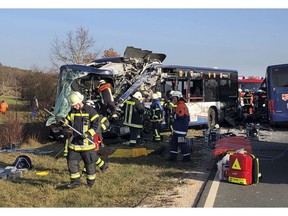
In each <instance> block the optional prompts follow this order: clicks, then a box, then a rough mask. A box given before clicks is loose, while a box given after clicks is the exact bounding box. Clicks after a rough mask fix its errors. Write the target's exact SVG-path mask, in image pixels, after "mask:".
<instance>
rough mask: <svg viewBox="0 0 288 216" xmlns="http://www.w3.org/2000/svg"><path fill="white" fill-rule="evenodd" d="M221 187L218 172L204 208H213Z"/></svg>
mask: <svg viewBox="0 0 288 216" xmlns="http://www.w3.org/2000/svg"><path fill="white" fill-rule="evenodd" d="M219 185H220V180H219V176H218V172H217V173H216V175H215V177H214V180H213V182H212V185H211V188H210V190H209V193H208V196H207V199H206V201H205V204H204V206H203V207H204V208H213V205H214V202H215V198H216V194H217V191H218V188H219Z"/></svg>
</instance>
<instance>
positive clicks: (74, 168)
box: [67, 148, 99, 186]
mask: <svg viewBox="0 0 288 216" xmlns="http://www.w3.org/2000/svg"><path fill="white" fill-rule="evenodd" d="M98 158H99V156H98V155H97V153H96V152H95V150H94V149H91V150H87V151H75V150H73V149H70V148H69V150H68V156H67V165H68V170H69V173H70V180H71V183H77V184H80V177H81V173H80V168H79V163H80V161H81V159H82V160H83V161H84V164H85V168H86V173H87V175H86V180H87V185H89V186H92V185H93V184H94V183H95V178H96V164H95V163H96V161H97V159H98Z"/></svg>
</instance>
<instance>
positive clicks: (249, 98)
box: [243, 89, 254, 115]
mask: <svg viewBox="0 0 288 216" xmlns="http://www.w3.org/2000/svg"><path fill="white" fill-rule="evenodd" d="M253 100H254V96H253V93H252V92H251V91H250V90H248V89H246V90H245V94H244V96H243V105H244V107H245V110H246V112H247V114H248V115H252V114H253V107H254V103H253Z"/></svg>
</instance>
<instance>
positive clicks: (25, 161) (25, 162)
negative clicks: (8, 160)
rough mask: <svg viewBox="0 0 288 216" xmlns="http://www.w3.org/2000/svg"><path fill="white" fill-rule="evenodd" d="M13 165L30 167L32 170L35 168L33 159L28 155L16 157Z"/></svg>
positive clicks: (22, 167)
mask: <svg viewBox="0 0 288 216" xmlns="http://www.w3.org/2000/svg"><path fill="white" fill-rule="evenodd" d="M13 166H14V167H15V168H16V169H28V170H30V169H32V168H33V165H32V161H31V159H30V158H29V157H28V156H26V155H20V156H18V157H17V158H16V160H15V161H14V163H13Z"/></svg>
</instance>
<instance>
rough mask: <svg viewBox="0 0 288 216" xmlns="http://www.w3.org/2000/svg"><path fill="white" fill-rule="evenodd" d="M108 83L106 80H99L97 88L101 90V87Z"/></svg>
mask: <svg viewBox="0 0 288 216" xmlns="http://www.w3.org/2000/svg"><path fill="white" fill-rule="evenodd" d="M105 83H106V81H105V80H103V79H102V80H99V81H98V82H97V86H96V87H97V88H99V87H100V86H101V85H103V84H105Z"/></svg>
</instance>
